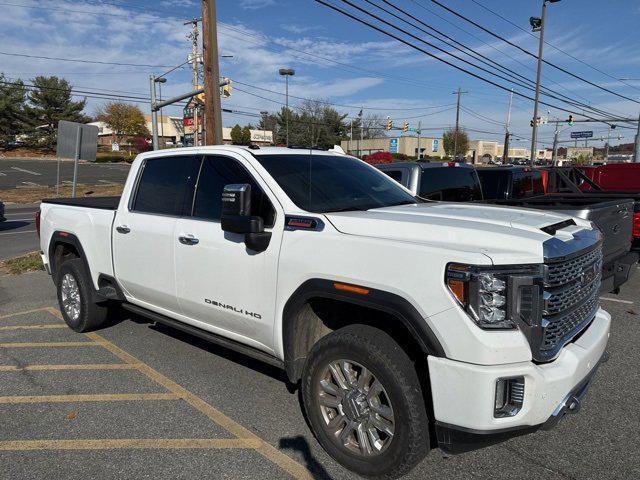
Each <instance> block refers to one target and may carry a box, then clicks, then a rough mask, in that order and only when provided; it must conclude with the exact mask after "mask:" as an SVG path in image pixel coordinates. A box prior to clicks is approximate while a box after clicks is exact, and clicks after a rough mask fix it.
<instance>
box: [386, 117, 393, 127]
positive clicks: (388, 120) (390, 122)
mask: <svg viewBox="0 0 640 480" xmlns="http://www.w3.org/2000/svg"><path fill="white" fill-rule="evenodd" d="M391 129H393V120H391V117H387V130H391Z"/></svg>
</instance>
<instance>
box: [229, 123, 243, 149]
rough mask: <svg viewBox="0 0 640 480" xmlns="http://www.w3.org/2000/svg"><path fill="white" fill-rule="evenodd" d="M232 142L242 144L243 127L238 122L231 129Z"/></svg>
mask: <svg viewBox="0 0 640 480" xmlns="http://www.w3.org/2000/svg"><path fill="white" fill-rule="evenodd" d="M231 143H233V144H234V145H242V127H241V126H240V125H238V124H237V123H236V124H235V126H234V127H233V128H232V129H231Z"/></svg>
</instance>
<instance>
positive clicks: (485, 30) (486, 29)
mask: <svg viewBox="0 0 640 480" xmlns="http://www.w3.org/2000/svg"><path fill="white" fill-rule="evenodd" d="M430 1H431V2H432V3H435V4H436V5H438V6H439V7H440V8H443V9H445V10H446V11H447V12H449V13H451V14H453V15H455V16H456V17H458V18H461V19H462V20H464V21H466V22H468V23H470V24H472V25H473V26H475V27H477V28H479V29H480V30H482V31H483V32H486V33H488V34H489V35H491V36H493V37H495V38H498V39H499V40H502V41H503V42H505V43H508V44H509V45H511V46H512V47H514V48H517V49H518V50H520V51H521V52H523V53H525V54H527V55H529V56H531V57H533V58H538V56H537V55H536V54H534V53H532V52H530V51H529V50H527V49H525V48H522V47H521V46H520V45H517V44H516V43H513V42H512V41H510V40H508V39H506V38H504V37H503V36H502V35H499V34H497V33H495V32H492V31H491V30H489V29H488V28H485V27H483V26H482V25H480V24H479V23H477V22H475V21H473V20H471V19H470V18H467V17H465V16H464V15H462V14H461V13H458V12H456V11H455V10H453V9H451V8H449V7H447V6H446V5H443V4H442V3H440V2H439V1H438V0H430ZM542 62H543V63H545V64H546V65H549V66H550V67H553V68H555V69H556V70H559V71H561V72H563V73H566V74H567V75H570V76H572V77H574V78H576V79H578V80H580V81H582V82H585V83H588V84H589V85H591V86H593V87H596V88H599V89H600V90H603V91H605V92H608V93H610V94H612V95H615V96H617V97H620V98H624V99H625V100H629V101H631V102H634V103H638V104H640V101H638V100H635V99H633V98H631V97H627V96H626V95H622V94H621V93H618V92H615V91H613V90H611V89H608V88H606V87H603V86H601V85H598V84H597V83H594V82H592V81H590V80H587V79H586V78H583V77H581V76H580V75H576V74H575V73H572V72H570V71H569V70H567V69H565V68H562V67H560V66H559V65H556V64H555V63H552V62H549V61H548V60H544V59H542Z"/></svg>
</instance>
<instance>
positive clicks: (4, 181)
mask: <svg viewBox="0 0 640 480" xmlns="http://www.w3.org/2000/svg"><path fill="white" fill-rule="evenodd" d="M128 173H129V164H127V163H91V162H81V163H80V164H79V165H78V183H82V184H86V185H108V184H113V183H124V181H125V180H126V178H127V174H128ZM57 175H58V162H57V161H56V160H50V159H48V160H39V159H33V160H24V159H11V158H0V189H3V188H16V187H38V186H40V187H45V186H48V187H50V186H55V184H56V179H57ZM60 182H61V183H62V184H65V185H71V184H72V183H73V162H70V161H63V162H60ZM0 200H1V199H0Z"/></svg>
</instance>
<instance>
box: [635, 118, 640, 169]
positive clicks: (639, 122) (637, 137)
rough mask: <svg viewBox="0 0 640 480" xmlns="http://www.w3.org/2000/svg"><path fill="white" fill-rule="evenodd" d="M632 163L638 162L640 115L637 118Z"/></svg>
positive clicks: (639, 159) (639, 153)
mask: <svg viewBox="0 0 640 480" xmlns="http://www.w3.org/2000/svg"><path fill="white" fill-rule="evenodd" d="M633 161H634V162H635V163H638V162H640V115H639V116H638V130H637V131H636V143H635V148H634V149H633Z"/></svg>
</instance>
